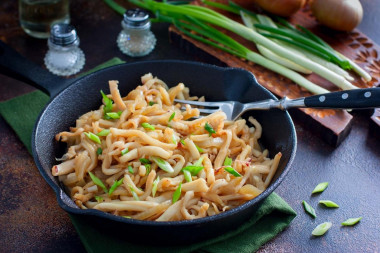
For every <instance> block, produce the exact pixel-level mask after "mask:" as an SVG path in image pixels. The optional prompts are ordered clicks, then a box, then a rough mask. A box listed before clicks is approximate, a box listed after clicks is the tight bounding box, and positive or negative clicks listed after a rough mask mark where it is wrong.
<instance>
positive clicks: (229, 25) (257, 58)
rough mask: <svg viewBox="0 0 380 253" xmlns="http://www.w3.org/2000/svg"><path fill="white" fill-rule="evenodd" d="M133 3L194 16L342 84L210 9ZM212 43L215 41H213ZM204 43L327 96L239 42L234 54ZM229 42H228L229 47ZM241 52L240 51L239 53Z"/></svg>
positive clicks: (140, 2)
mask: <svg viewBox="0 0 380 253" xmlns="http://www.w3.org/2000/svg"><path fill="white" fill-rule="evenodd" d="M130 1H131V2H132V3H134V4H136V5H138V6H139V7H141V8H145V9H149V10H151V11H153V12H154V13H157V12H158V13H159V11H162V12H164V13H165V15H170V16H178V15H179V14H181V15H188V16H191V17H193V18H197V19H200V20H202V21H204V22H209V23H212V24H215V25H219V26H221V27H223V28H225V29H228V30H231V31H233V32H236V33H237V34H239V35H241V36H243V37H245V38H246V39H249V40H252V41H253V42H255V43H258V44H263V45H265V46H266V47H267V48H268V49H270V50H271V51H273V52H274V53H276V54H278V55H280V56H282V57H284V58H289V59H290V60H292V61H294V62H297V63H299V64H300V65H303V66H304V67H306V68H308V69H310V70H311V71H314V72H316V73H318V74H319V75H321V76H324V77H325V78H326V79H328V80H333V79H334V78H335V79H334V80H333V81H334V82H337V79H338V81H339V82H340V81H341V80H340V79H339V78H340V77H336V76H337V75H336V74H335V73H333V72H332V71H329V70H328V69H325V68H323V67H321V66H319V65H318V66H316V64H314V63H313V62H312V61H310V60H308V59H301V60H300V59H299V58H300V57H299V56H298V55H295V54H293V53H292V52H290V51H288V50H286V49H282V48H281V47H280V46H278V45H276V43H274V42H272V41H270V40H269V39H267V38H265V37H263V36H261V35H260V34H258V33H256V32H254V31H251V29H249V28H247V27H245V26H244V25H242V24H240V23H237V22H235V21H233V20H230V19H228V18H227V17H219V16H215V15H212V14H209V13H208V12H210V11H211V12H213V11H212V10H210V9H208V8H203V7H200V6H198V8H199V9H207V11H200V10H198V9H197V10H195V9H192V8H186V6H169V5H164V4H162V3H157V2H154V1H148V0H145V1H144V0H130ZM209 28H210V29H213V28H211V27H210V26H209ZM215 30H216V29H215ZM187 35H189V36H190V37H192V36H191V35H192V33H191V32H188V33H187ZM225 36H226V37H228V36H227V35H225ZM192 38H195V39H200V37H199V36H193V37H192ZM228 38H229V39H230V41H234V40H233V39H231V38H230V37H228ZM212 39H214V38H212ZM216 39H218V38H216ZM201 41H203V42H205V43H207V44H209V45H212V46H215V47H217V48H220V49H222V50H224V51H227V52H229V53H233V54H234V55H237V56H239V57H244V58H245V59H247V60H249V61H252V62H254V63H257V64H259V65H262V66H263V67H265V68H268V69H270V70H272V71H274V72H277V73H279V74H281V75H283V76H285V77H287V78H289V79H291V80H292V81H294V82H295V83H297V84H299V85H301V86H302V87H304V88H306V89H308V90H309V91H310V92H312V93H315V94H321V93H327V92H328V91H327V90H326V89H323V88H321V87H319V86H317V85H315V84H313V83H312V82H310V81H308V80H307V79H306V78H304V77H303V76H301V75H300V74H298V73H296V72H294V71H291V70H289V69H287V68H285V67H283V66H281V65H279V64H276V63H274V62H273V61H270V60H268V59H266V58H265V57H263V56H261V55H259V54H257V53H255V52H252V51H251V50H249V49H247V48H246V47H244V46H243V45H241V44H239V43H237V42H236V41H234V42H235V44H239V45H240V47H239V48H238V49H235V50H231V49H230V48H226V47H220V46H219V45H218V43H222V44H223V43H227V42H226V41H222V42H220V41H218V43H213V42H210V41H208V40H201ZM230 41H228V43H229V42H230ZM238 50H240V51H238ZM342 79H344V78H342Z"/></svg>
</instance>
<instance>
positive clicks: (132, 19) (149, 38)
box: [116, 9, 156, 57]
mask: <svg viewBox="0 0 380 253" xmlns="http://www.w3.org/2000/svg"><path fill="white" fill-rule="evenodd" d="M121 27H122V28H123V30H122V31H121V32H120V33H119V36H118V37H117V41H116V42H117V45H118V47H119V49H120V50H121V52H123V53H124V54H126V55H128V56H132V57H140V56H145V55H147V54H149V53H150V52H152V50H153V49H154V47H155V45H156V37H155V36H154V34H153V33H152V32H151V31H150V21H149V15H148V13H147V12H146V11H144V10H141V9H130V10H127V11H126V12H125V13H124V18H123V21H121Z"/></svg>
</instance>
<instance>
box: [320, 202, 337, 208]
mask: <svg viewBox="0 0 380 253" xmlns="http://www.w3.org/2000/svg"><path fill="white" fill-rule="evenodd" d="M319 204H323V205H325V206H326V207H335V208H338V207H339V205H338V204H337V203H335V202H333V201H331V200H320V201H319Z"/></svg>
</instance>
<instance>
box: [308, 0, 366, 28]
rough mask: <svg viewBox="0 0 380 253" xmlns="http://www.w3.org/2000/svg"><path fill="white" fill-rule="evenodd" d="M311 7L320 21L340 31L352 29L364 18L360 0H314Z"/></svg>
mask: <svg viewBox="0 0 380 253" xmlns="http://www.w3.org/2000/svg"><path fill="white" fill-rule="evenodd" d="M310 7H311V11H312V13H313V15H314V16H315V18H316V19H317V20H318V22H319V23H321V24H322V25H325V26H327V27H329V28H331V29H334V30H338V31H352V30H353V29H354V28H355V27H356V26H358V25H359V24H360V22H361V21H362V18H363V7H362V5H361V4H360V2H359V1H358V0H314V1H313V2H312V3H311V6H310Z"/></svg>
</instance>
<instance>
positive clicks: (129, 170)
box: [128, 165, 135, 174]
mask: <svg viewBox="0 0 380 253" xmlns="http://www.w3.org/2000/svg"><path fill="white" fill-rule="evenodd" d="M128 172H129V173H131V174H133V173H135V172H134V171H133V168H132V166H131V165H129V166H128Z"/></svg>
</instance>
